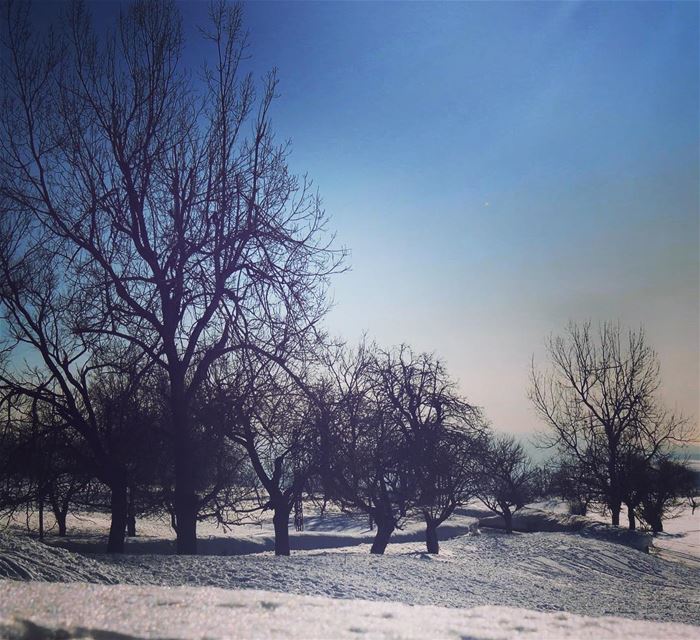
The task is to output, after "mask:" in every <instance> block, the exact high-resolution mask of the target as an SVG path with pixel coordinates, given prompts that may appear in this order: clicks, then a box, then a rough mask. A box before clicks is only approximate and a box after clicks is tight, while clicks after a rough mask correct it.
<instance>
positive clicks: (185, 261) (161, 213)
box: [0, 0, 343, 553]
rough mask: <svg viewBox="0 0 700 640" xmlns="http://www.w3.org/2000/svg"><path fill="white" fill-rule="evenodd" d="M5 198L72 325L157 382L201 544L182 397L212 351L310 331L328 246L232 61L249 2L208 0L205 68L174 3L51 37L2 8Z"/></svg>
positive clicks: (189, 538) (24, 13)
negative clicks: (44, 246)
mask: <svg viewBox="0 0 700 640" xmlns="http://www.w3.org/2000/svg"><path fill="white" fill-rule="evenodd" d="M5 17H6V38H5V41H6V45H7V55H6V59H7V61H8V63H7V64H6V65H5V68H4V87H3V110H2V116H1V121H0V127H1V132H2V135H1V137H0V150H1V153H0V158H1V160H0V198H2V201H3V202H4V203H7V204H6V210H7V211H8V212H9V213H11V214H13V215H18V216H19V215H30V216H31V220H32V226H31V230H32V235H30V236H29V238H28V242H30V243H31V242H32V241H34V240H35V239H36V238H44V237H47V236H48V237H50V238H51V239H52V244H51V245H50V246H49V249H50V251H52V252H53V253H54V254H55V255H56V256H58V257H59V258H60V265H58V266H57V271H56V272H57V273H61V274H65V277H64V279H63V281H62V282H61V283H60V285H59V286H60V287H63V288H67V289H70V291H72V294H71V295H73V296H75V297H78V298H79V302H78V303H76V304H75V305H73V306H72V309H73V311H74V312H75V313H76V318H75V322H74V325H75V327H74V328H75V332H76V333H77V334H79V335H81V336H90V340H97V339H101V338H105V337H108V338H116V339H118V340H122V341H125V342H127V343H129V344H131V345H132V346H135V347H137V348H138V349H140V350H141V352H142V353H143V354H145V355H146V356H147V357H148V358H149V359H150V360H151V361H152V362H153V363H155V364H156V365H157V366H158V367H160V368H161V369H162V370H163V371H164V372H165V374H166V376H167V380H168V389H167V411H168V429H169V432H170V437H171V440H172V443H173V452H174V456H173V457H174V460H173V464H174V477H175V489H174V509H175V512H176V515H177V525H178V529H177V550H178V552H179V553H196V521H197V508H198V504H199V502H200V497H199V496H197V493H196V489H195V475H196V474H195V468H194V461H193V460H192V458H191V456H190V451H191V448H192V444H193V443H192V441H193V437H194V435H193V431H194V427H193V421H192V416H191V408H192V407H191V405H192V401H193V398H194V397H195V395H196V393H197V390H198V389H199V387H200V386H201V385H202V383H203V381H204V380H205V379H206V376H207V373H208V371H209V368H210V367H211V365H212V364H213V363H214V362H216V360H217V359H219V358H220V357H222V356H224V355H225V354H227V353H230V352H232V351H237V350H245V349H250V350H254V351H255V352H256V353H258V354H263V355H264V356H265V357H268V358H270V359H273V360H283V359H284V358H285V356H286V354H287V353H288V352H289V351H290V350H292V349H295V348H299V345H300V344H301V343H302V342H303V340H304V339H306V338H307V337H308V336H314V335H315V332H316V327H317V324H318V322H319V320H320V319H321V318H322V316H323V315H324V313H325V311H326V303H325V298H324V291H325V283H326V278H327V277H328V276H329V275H330V274H332V273H333V272H335V271H337V270H338V268H339V265H340V262H341V259H342V255H343V254H342V252H336V251H334V250H333V249H332V247H331V244H330V243H331V240H332V239H331V238H329V237H328V236H327V235H326V233H325V231H324V225H325V217H324V213H323V210H322V208H321V206H320V201H319V198H318V196H317V195H316V194H315V193H314V192H313V191H312V190H311V185H310V183H309V182H308V181H307V180H306V179H299V178H297V177H296V176H294V175H293V174H291V173H290V171H289V170H288V167H287V157H288V153H289V149H288V145H286V144H281V145H280V144H277V143H276V142H275V140H274V138H273V134H272V129H271V125H270V108H271V105H272V102H273V99H274V96H275V90H276V86H277V80H276V77H275V75H274V73H272V74H270V75H269V76H268V78H267V80H266V81H265V83H264V86H263V88H262V91H261V92H260V93H257V92H256V89H255V84H254V82H253V80H252V78H251V77H250V76H249V75H244V74H242V72H241V65H242V62H243V59H244V54H245V50H246V35H245V32H244V30H243V26H242V9H241V7H240V6H229V5H227V4H225V3H223V2H222V3H219V4H212V5H210V11H209V18H210V20H209V25H210V26H209V27H207V28H204V29H203V30H202V34H203V37H204V38H205V40H206V41H207V42H208V43H210V44H211V47H212V54H213V55H212V58H213V59H214V63H213V65H210V66H207V67H206V68H205V76H204V78H205V79H204V81H203V82H198V81H197V80H196V76H195V74H192V73H190V69H187V68H186V67H185V65H184V62H183V60H184V58H183V56H182V51H183V37H182V28H181V18H180V15H179V13H178V11H177V9H176V7H175V5H174V2H172V1H168V0H163V1H157V2H149V1H145V0H137V1H135V2H133V3H132V4H130V5H129V7H128V8H127V9H126V11H125V12H124V13H123V14H122V15H121V16H120V19H119V21H118V23H117V27H116V28H115V30H114V31H113V32H112V33H110V34H109V35H108V36H107V37H105V38H102V37H101V38H99V39H98V37H97V35H96V34H95V32H94V30H93V28H92V26H91V20H90V17H89V15H88V12H87V10H86V8H85V6H84V5H83V4H82V3H79V2H78V3H74V4H73V5H71V6H70V9H69V11H68V16H67V21H66V24H67V25H68V26H67V28H66V29H65V31H64V32H62V33H60V36H61V37H60V38H59V40H58V42H57V43H53V42H52V41H50V40H48V39H45V40H40V39H37V38H36V37H34V34H32V33H31V28H30V20H29V10H28V9H27V7H26V6H25V5H24V4H15V3H12V2H10V3H9V4H8V5H7V7H6V11H5Z"/></svg>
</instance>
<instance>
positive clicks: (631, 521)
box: [627, 507, 637, 531]
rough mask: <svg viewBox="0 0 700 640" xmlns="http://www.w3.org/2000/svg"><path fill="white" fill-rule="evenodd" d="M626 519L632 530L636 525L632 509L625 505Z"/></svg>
mask: <svg viewBox="0 0 700 640" xmlns="http://www.w3.org/2000/svg"><path fill="white" fill-rule="evenodd" d="M627 521H628V522H629V527H630V531H634V530H635V529H636V528H637V526H636V522H635V519H634V509H631V508H630V507H627Z"/></svg>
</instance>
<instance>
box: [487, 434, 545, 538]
mask: <svg viewBox="0 0 700 640" xmlns="http://www.w3.org/2000/svg"><path fill="white" fill-rule="evenodd" d="M481 464H482V467H481V468H482V475H481V478H480V480H479V482H478V483H477V495H478V497H479V499H480V500H481V501H482V502H483V503H484V504H485V505H486V506H487V507H488V508H489V509H491V511H493V512H494V513H497V514H498V515H500V516H502V517H503V521H504V524H505V529H506V532H507V533H513V513H514V512H516V511H518V510H519V509H522V508H523V507H524V506H525V505H526V504H527V503H528V502H530V501H531V500H532V499H533V498H534V497H535V494H536V492H537V490H536V473H537V472H536V469H535V468H534V467H533V466H532V463H531V462H530V459H529V457H528V456H527V454H526V453H525V450H524V449H523V446H522V445H521V444H520V443H519V442H516V440H515V439H514V438H512V437H507V436H500V437H496V438H493V439H492V441H491V442H490V444H489V446H488V449H487V451H486V453H485V455H484V456H483V458H482V463H481Z"/></svg>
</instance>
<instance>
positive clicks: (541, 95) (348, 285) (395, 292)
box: [186, 2, 700, 432]
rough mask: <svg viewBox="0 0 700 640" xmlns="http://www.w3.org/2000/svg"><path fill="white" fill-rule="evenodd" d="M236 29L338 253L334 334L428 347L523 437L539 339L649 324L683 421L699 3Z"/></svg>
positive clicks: (338, 18) (442, 13)
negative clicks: (276, 83)
mask: <svg viewBox="0 0 700 640" xmlns="http://www.w3.org/2000/svg"><path fill="white" fill-rule="evenodd" d="M186 10H187V11H188V13H189V12H193V13H196V10H197V5H194V6H189V7H187V9H186ZM246 15H247V24H248V27H249V29H250V31H251V53H252V54H253V56H254V68H255V69H258V70H260V71H262V70H263V69H266V68H269V67H271V66H276V67H277V68H278V69H279V76H280V93H281V98H280V100H279V102H278V104H277V106H276V109H275V113H274V117H275V124H276V128H277V130H278V132H279V133H280V135H282V136H284V137H290V138H292V140H293V147H294V154H293V157H292V164H293V166H294V168H295V169H297V170H299V171H308V172H309V174H310V175H311V176H312V177H313V178H314V180H315V182H316V184H317V185H318V187H319V189H320V192H321V195H322V196H323V198H324V202H325V206H326V209H327V210H328V212H329V214H330V215H331V216H332V221H333V226H334V227H335V228H336V229H337V231H338V237H339V240H340V241H341V242H342V243H344V244H346V245H347V246H348V247H349V248H350V249H351V252H352V253H351V260H350V262H351V265H352V271H351V272H350V273H347V274H345V275H343V276H341V277H339V278H337V280H336V282H335V286H334V295H335V299H336V307H335V309H334V311H333V312H332V314H331V316H330V317H329V325H330V327H331V329H332V330H333V331H335V332H336V333H338V334H340V335H343V336H345V337H347V338H349V339H355V338H357V337H358V336H359V335H360V334H361V332H362V331H364V330H366V331H368V333H369V335H370V336H371V337H375V338H376V339H377V340H378V341H379V342H381V343H383V344H387V345H389V344H397V343H400V342H409V343H411V344H413V345H415V346H416V347H417V348H419V349H423V350H428V351H434V352H435V353H436V354H438V355H439V356H441V357H443V358H445V359H446V361H447V363H448V365H449V368H450V370H451V371H452V372H453V374H454V375H455V376H457V377H458V378H459V379H460V381H461V384H462V387H463V390H464V392H465V394H466V395H467V396H468V397H469V398H470V399H471V400H472V401H473V402H475V403H478V404H482V405H483V406H484V407H485V409H486V411H487V413H488V415H489V416H490V417H491V418H492V420H493V422H494V425H495V426H496V427H498V428H501V429H504V430H509V431H520V432H527V431H531V430H533V429H535V428H536V427H537V421H536V418H535V416H534V415H533V413H532V411H531V409H530V407H529V405H528V401H527V398H526V392H527V385H528V368H529V363H530V359H531V357H532V356H533V354H534V355H535V357H536V359H538V360H541V359H542V356H543V349H542V345H543V342H544V339H545V337H546V336H547V335H549V334H550V333H551V332H555V333H556V332H558V331H561V330H562V329H563V328H564V326H565V325H566V323H567V321H568V320H570V319H571V320H579V321H582V320H585V319H588V318H590V319H592V320H594V321H597V320H606V319H610V320H619V321H620V322H621V323H622V324H623V325H629V326H633V327H638V326H639V325H644V327H645V328H646V330H647V333H648V338H649V342H650V343H651V344H652V345H653V346H654V347H655V348H656V349H657V350H658V352H659V356H660V358H661V362H662V375H663V378H664V381H665V385H664V398H665V400H666V402H667V403H668V404H669V405H670V406H671V407H673V408H678V409H680V410H681V411H683V412H684V413H686V414H688V415H689V416H692V417H693V418H697V417H698V415H699V414H700V412H699V411H698V387H699V386H700V382H699V374H698V361H699V359H700V353H699V348H698V335H699V332H700V326H699V319H698V307H699V301H698V289H699V278H700V276H699V274H700V264H699V259H698V254H699V243H700V235H699V227H698V215H699V214H698V184H699V183H698V141H699V139H700V136H699V133H698V113H699V111H698V59H699V55H698V42H699V41H700V34H699V32H698V5H697V4H695V3H561V4H560V3H445V4H442V3H255V2H254V3H249V4H248V5H247V8H246Z"/></svg>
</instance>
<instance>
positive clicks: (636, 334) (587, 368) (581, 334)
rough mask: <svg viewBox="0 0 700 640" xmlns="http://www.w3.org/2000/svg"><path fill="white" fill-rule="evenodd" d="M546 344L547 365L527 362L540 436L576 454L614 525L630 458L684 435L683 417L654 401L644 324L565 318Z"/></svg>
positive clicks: (655, 378)
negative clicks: (627, 326)
mask: <svg viewBox="0 0 700 640" xmlns="http://www.w3.org/2000/svg"><path fill="white" fill-rule="evenodd" d="M547 350H548V354H549V360H550V367H549V369H548V370H546V371H538V370H537V369H536V368H535V367H534V364H533V369H532V375H531V389H530V398H531V400H532V402H533V403H534V406H535V408H536V410H537V411H538V413H539V415H540V416H541V418H542V419H543V421H544V422H545V424H546V425H547V428H548V429H547V431H546V432H545V433H544V434H543V439H544V443H545V444H546V445H548V446H552V447H557V448H558V449H560V450H561V451H562V452H563V453H564V454H566V456H567V459H569V460H573V461H575V463H576V464H575V468H576V469H577V473H581V474H582V475H584V476H585V477H586V478H587V480H588V482H589V483H590V485H591V486H592V487H593V488H594V490H595V492H596V493H597V496H598V499H599V500H600V501H601V502H602V503H603V504H604V505H605V506H606V508H607V509H609V510H610V513H611V515H612V523H613V524H615V525H619V523H620V510H621V507H622V504H623V502H624V501H625V498H626V495H625V494H626V491H627V490H628V489H627V488H626V487H627V485H628V484H629V483H628V479H629V477H630V474H631V472H632V471H633V470H632V468H631V466H630V465H631V463H632V462H634V464H638V462H639V460H640V459H641V460H642V461H646V462H648V461H651V460H653V459H655V458H656V457H658V456H659V455H661V454H663V453H666V452H668V450H669V449H671V448H672V447H673V446H675V445H678V444H681V443H683V442H685V441H686V439H687V436H688V424H687V422H686V421H685V420H684V419H683V418H682V417H679V416H677V415H675V414H673V413H670V412H668V411H666V410H665V409H664V408H663V406H662V405H661V403H660V401H659V398H658V391H659V386H660V366H659V360H658V358H657V356H656V353H655V352H654V351H653V349H651V347H649V345H648V344H647V343H646V338H645V335H644V332H643V331H642V330H639V331H623V330H622V329H621V328H620V326H619V325H617V324H612V323H605V324H603V325H601V326H600V327H599V329H598V331H597V332H596V331H595V330H593V329H592V327H591V325H590V323H585V324H583V325H576V324H570V325H569V327H568V328H567V331H566V333H565V335H564V336H559V337H552V338H550V339H549V341H548V342H547Z"/></svg>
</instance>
